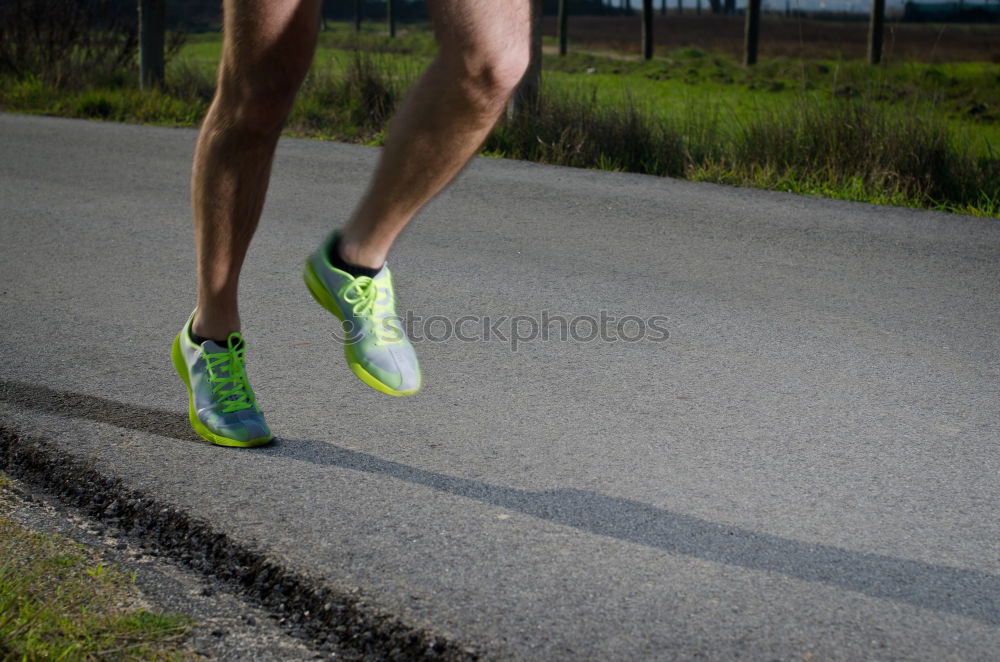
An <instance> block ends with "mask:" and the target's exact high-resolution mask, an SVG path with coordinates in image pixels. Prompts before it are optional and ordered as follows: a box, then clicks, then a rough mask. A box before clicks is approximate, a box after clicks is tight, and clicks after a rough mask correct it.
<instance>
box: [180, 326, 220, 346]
mask: <svg viewBox="0 0 1000 662" xmlns="http://www.w3.org/2000/svg"><path fill="white" fill-rule="evenodd" d="M188 335H189V336H191V340H192V341H193V342H194V344H195V345H201V344H202V343H203V342H205V341H206V340H211V341H212V342H214V343H215V344H217V345H219V346H220V347H226V346H227V345H228V344H229V340H216V339H215V338H205V337H203V336H199V335H198V334H196V333H195V332H194V331H190V330H189V331H188Z"/></svg>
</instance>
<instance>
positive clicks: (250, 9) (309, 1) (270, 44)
mask: <svg viewBox="0 0 1000 662" xmlns="http://www.w3.org/2000/svg"><path fill="white" fill-rule="evenodd" d="M321 1H322V0H225V2H224V22H223V44H222V62H221V67H220V79H228V80H229V81H232V82H238V83H242V84H247V83H251V84H252V83H254V82H257V81H258V80H259V81H260V82H261V83H263V84H264V85H265V86H269V85H275V84H280V83H281V81H282V79H283V78H288V79H290V80H289V81H288V82H289V83H293V84H294V85H295V86H297V85H298V82H299V81H301V78H302V77H304V76H305V73H306V71H307V70H308V69H309V65H310V64H311V63H312V58H313V53H314V52H315V50H316V37H317V34H318V32H319V19H320V3H321ZM220 82H222V81H221V80H220Z"/></svg>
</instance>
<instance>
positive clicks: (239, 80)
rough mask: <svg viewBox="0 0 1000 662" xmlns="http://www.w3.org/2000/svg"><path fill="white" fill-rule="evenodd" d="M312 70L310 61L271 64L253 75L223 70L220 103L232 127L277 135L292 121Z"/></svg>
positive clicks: (217, 98) (220, 82) (217, 95)
mask: <svg viewBox="0 0 1000 662" xmlns="http://www.w3.org/2000/svg"><path fill="white" fill-rule="evenodd" d="M308 68H309V67H308V62H303V63H297V64H286V65H285V66H274V65H271V66H268V67H266V68H264V70H258V71H256V72H254V73H252V74H251V73H246V72H245V71H241V72H235V71H226V70H225V69H223V71H222V72H221V73H220V76H219V85H218V91H217V93H216V103H217V104H218V105H219V107H220V110H221V111H222V112H223V114H224V115H225V116H227V117H228V118H229V120H230V121H229V124H230V125H231V126H233V127H235V128H238V129H240V130H241V131H242V132H245V133H248V134H251V135H259V136H261V137H267V138H270V137H273V136H276V135H278V134H280V132H281V129H282V127H284V125H285V121H286V120H287V119H288V114H289V112H290V111H291V109H292V104H293V103H294V102H295V96H296V94H297V93H298V90H299V87H300V86H301V84H302V80H303V79H304V78H305V75H306V72H307V71H308Z"/></svg>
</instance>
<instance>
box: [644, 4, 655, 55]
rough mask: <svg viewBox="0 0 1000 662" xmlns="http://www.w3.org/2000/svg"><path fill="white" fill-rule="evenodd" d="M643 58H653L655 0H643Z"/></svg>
mask: <svg viewBox="0 0 1000 662" xmlns="http://www.w3.org/2000/svg"><path fill="white" fill-rule="evenodd" d="M642 59H643V60H652V59H653V0H642Z"/></svg>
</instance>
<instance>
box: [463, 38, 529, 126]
mask: <svg viewBox="0 0 1000 662" xmlns="http://www.w3.org/2000/svg"><path fill="white" fill-rule="evenodd" d="M521 46H522V45H520V44H518V45H516V46H515V45H511V44H507V45H505V46H503V47H486V46H484V47H479V48H473V49H470V50H469V51H467V52H465V53H462V54H461V56H460V57H456V58H455V60H456V62H458V68H459V71H458V79H459V80H460V81H461V84H462V85H463V87H464V88H465V89H466V90H467V92H468V94H469V97H470V99H471V100H472V101H473V102H474V103H478V104H481V105H483V107H484V108H483V109H484V110H485V111H486V112H489V113H493V112H495V110H496V107H498V106H502V105H503V104H504V103H506V101H507V99H508V98H509V97H510V95H511V94H512V93H513V92H514V88H516V87H517V85H518V83H520V82H521V78H522V77H523V76H524V72H525V71H526V70H527V68H528V62H529V59H530V50H529V47H528V44H527V43H525V44H523V47H521Z"/></svg>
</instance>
